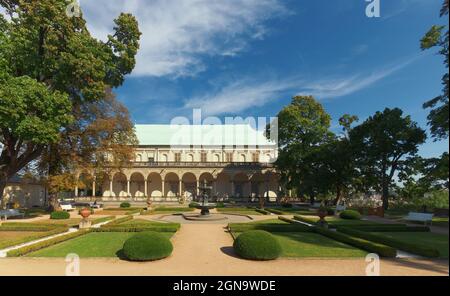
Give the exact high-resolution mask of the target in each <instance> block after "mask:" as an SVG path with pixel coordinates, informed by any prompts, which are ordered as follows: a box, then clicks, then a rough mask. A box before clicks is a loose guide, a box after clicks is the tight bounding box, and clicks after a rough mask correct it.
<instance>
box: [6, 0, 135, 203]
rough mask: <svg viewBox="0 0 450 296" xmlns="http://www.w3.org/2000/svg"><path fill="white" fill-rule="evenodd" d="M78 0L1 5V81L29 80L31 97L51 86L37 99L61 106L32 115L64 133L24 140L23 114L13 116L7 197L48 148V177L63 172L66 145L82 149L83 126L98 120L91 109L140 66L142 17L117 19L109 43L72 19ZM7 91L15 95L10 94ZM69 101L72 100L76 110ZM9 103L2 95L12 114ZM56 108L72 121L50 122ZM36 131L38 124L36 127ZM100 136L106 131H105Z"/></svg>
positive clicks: (24, 0) (22, 0) (8, 146)
mask: <svg viewBox="0 0 450 296" xmlns="http://www.w3.org/2000/svg"><path fill="white" fill-rule="evenodd" d="M72 2H73V1H71V0H41V1H28V0H1V1H0V5H1V6H2V7H3V8H4V9H5V16H4V15H2V14H0V79H7V80H8V81H14V80H13V79H28V82H29V85H30V86H27V87H26V88H27V89H28V90H29V91H30V93H28V94H26V95H25V94H24V95H23V97H24V98H25V97H26V96H28V97H30V96H36V95H37V94H36V93H35V92H36V91H37V90H38V89H39V87H38V86H39V85H44V86H45V88H46V90H47V91H48V93H45V94H44V93H40V94H39V93H38V94H39V95H40V96H45V97H47V98H49V99H48V100H49V102H51V101H52V100H53V102H54V103H53V105H52V104H50V103H47V106H43V107H42V110H40V109H36V110H35V111H39V112H34V113H33V114H34V116H35V117H36V118H38V119H40V120H41V121H43V122H46V123H48V124H49V126H48V130H50V129H51V128H55V129H58V131H59V133H57V134H56V135H55V134H54V133H50V132H49V134H48V135H49V136H50V139H45V137H44V138H38V137H30V135H25V136H24V134H23V133H20V132H18V130H17V129H16V126H18V125H19V124H20V122H21V121H23V118H20V117H18V116H16V117H11V119H10V121H9V122H8V123H6V124H3V125H2V135H1V136H0V139H1V140H2V144H3V147H2V154H5V155H8V157H2V158H1V159H0V192H3V187H4V186H5V184H6V182H7V180H8V178H10V177H11V176H12V175H13V174H14V173H16V172H18V171H19V170H21V169H22V168H24V167H25V166H26V165H27V164H28V163H30V162H32V161H34V160H35V159H36V158H38V157H39V156H40V155H42V152H43V151H47V153H48V154H49V155H52V156H54V158H47V160H48V163H47V167H48V174H49V175H50V176H52V175H58V174H61V173H62V171H61V166H60V161H59V160H60V158H61V156H62V155H64V153H65V151H67V150H65V149H64V148H66V147H71V148H72V149H74V150H75V151H81V150H83V149H82V147H83V146H84V145H85V141H83V140H81V139H86V137H80V135H79V131H80V128H81V129H82V130H85V129H86V128H87V127H89V126H92V123H93V122H94V120H95V118H92V117H90V116H89V114H92V113H90V112H85V110H86V109H88V108H90V106H95V105H96V104H97V105H99V104H101V103H99V102H102V101H104V100H105V98H107V93H108V92H107V90H108V89H109V88H113V87H117V86H119V85H121V84H122V83H123V81H124V76H125V75H126V74H128V73H130V72H131V71H132V69H133V68H134V66H135V55H136V53H137V50H138V48H139V38H140V32H139V29H138V24H137V21H136V19H135V18H134V17H133V16H132V15H130V14H121V15H120V16H119V17H118V18H117V19H116V20H115V26H114V34H113V35H110V36H108V41H106V42H102V41H100V40H97V39H95V38H93V37H92V36H91V35H90V33H89V31H88V30H87V28H86V22H85V20H84V19H83V16H82V15H80V16H76V17H71V16H69V15H67V14H66V8H67V6H68V4H71V3H72ZM28 82H27V84H28ZM33 84H34V85H35V87H32V85H33ZM3 92H4V94H8V90H4V91H3ZM62 98H66V99H68V100H69V103H70V104H69V105H70V106H69V108H70V110H67V105H66V104H67V102H66V103H63V102H62ZM8 100H11V98H7V99H6V98H5V99H3V98H2V101H1V104H2V105H1V108H2V109H4V110H5V111H4V112H5V113H8V110H9V111H11V112H13V111H14V110H11V109H12V108H13V105H9V104H8V103H7V102H8ZM23 100H24V99H23ZM34 104H38V103H37V102H35V103H34ZM57 104H59V105H60V106H59V107H58V106H57ZM31 106H33V105H31ZM54 109H59V111H60V112H65V114H66V115H70V116H71V117H72V121H71V122H69V121H68V120H66V119H65V118H63V117H61V118H60V120H59V121H58V120H57V119H56V118H55V119H54V120H55V121H49V120H48V119H47V118H50V117H51V118H54V115H57V113H55V110H54ZM41 111H42V112H41ZM66 111H67V112H66ZM21 114H24V113H23V112H22V113H21ZM23 116H25V115H23ZM116 122H117V121H116ZM2 123H3V122H2ZM40 125H41V126H42V125H43V124H40ZM57 125H59V126H58V127H56V126H57ZM37 129H38V128H37V125H36V126H35V128H34V129H33V130H37ZM44 130H45V129H43V131H44ZM91 131H92V130H91ZM97 132H98V133H100V134H101V133H102V131H101V130H97ZM111 134H112V135H114V134H116V133H111ZM116 135H117V134H116ZM125 138H128V137H125ZM54 143H56V144H54ZM121 144H127V143H121ZM11 149H14V151H12V150H11ZM74 154H77V153H74ZM19 160H20V161H19ZM0 198H1V197H0Z"/></svg>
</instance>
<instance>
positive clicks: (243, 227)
mask: <svg viewBox="0 0 450 296" xmlns="http://www.w3.org/2000/svg"><path fill="white" fill-rule="evenodd" d="M228 229H229V230H230V231H232V232H244V231H249V230H265V231H268V232H311V231H312V227H309V226H306V225H301V224H248V223H233V224H229V225H228Z"/></svg>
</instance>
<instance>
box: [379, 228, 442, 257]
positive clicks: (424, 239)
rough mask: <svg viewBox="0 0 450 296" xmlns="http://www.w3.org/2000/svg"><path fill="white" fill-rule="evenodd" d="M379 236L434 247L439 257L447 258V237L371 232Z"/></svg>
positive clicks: (428, 233)
mask: <svg viewBox="0 0 450 296" xmlns="http://www.w3.org/2000/svg"><path fill="white" fill-rule="evenodd" d="M371 233H372V234H376V235H379V236H385V237H389V238H393V239H396V240H401V241H405V242H409V243H413V244H417V245H422V246H426V247H430V246H431V247H434V248H436V249H437V250H438V251H439V253H440V257H442V258H448V248H449V247H448V236H447V235H443V234H437V233H431V232H371Z"/></svg>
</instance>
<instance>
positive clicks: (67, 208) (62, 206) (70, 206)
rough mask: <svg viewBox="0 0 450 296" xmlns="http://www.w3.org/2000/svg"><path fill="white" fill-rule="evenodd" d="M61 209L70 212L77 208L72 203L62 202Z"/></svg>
mask: <svg viewBox="0 0 450 296" xmlns="http://www.w3.org/2000/svg"><path fill="white" fill-rule="evenodd" d="M60 206H61V210H63V211H66V212H69V211H73V210H74V209H75V208H74V207H73V206H72V205H71V204H61V205H60Z"/></svg>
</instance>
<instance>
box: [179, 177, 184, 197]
mask: <svg viewBox="0 0 450 296" xmlns="http://www.w3.org/2000/svg"><path fill="white" fill-rule="evenodd" d="M182 184H183V182H182V181H181V180H180V181H178V194H179V195H180V197H181V196H182V195H183V192H182Z"/></svg>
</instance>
